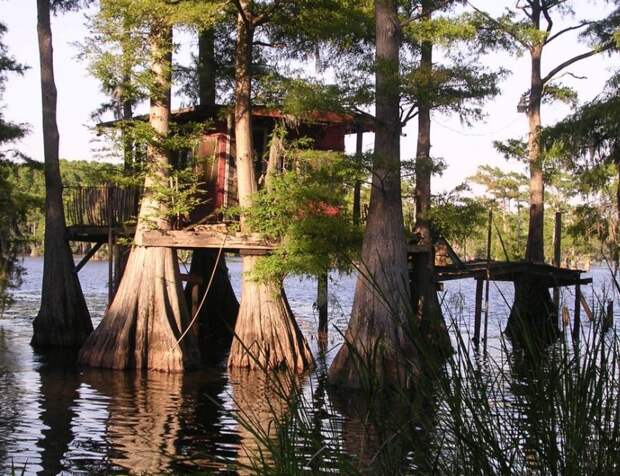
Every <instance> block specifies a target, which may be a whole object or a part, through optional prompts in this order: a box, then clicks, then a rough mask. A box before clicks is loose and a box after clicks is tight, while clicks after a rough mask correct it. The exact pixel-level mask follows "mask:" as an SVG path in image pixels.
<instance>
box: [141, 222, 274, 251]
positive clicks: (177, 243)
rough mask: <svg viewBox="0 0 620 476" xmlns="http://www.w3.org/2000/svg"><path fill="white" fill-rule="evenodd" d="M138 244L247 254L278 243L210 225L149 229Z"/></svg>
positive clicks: (272, 246) (258, 236) (269, 249)
mask: <svg viewBox="0 0 620 476" xmlns="http://www.w3.org/2000/svg"><path fill="white" fill-rule="evenodd" d="M136 244H138V245H142V246H163V247H168V248H178V249H196V248H213V249H220V248H222V249H223V250H224V251H239V252H241V253H245V254H248V253H253V254H267V253H269V252H270V251H272V250H274V249H275V248H276V246H277V243H275V242H272V241H269V240H265V239H264V238H262V237H261V236H260V235H257V234H250V235H245V234H242V233H238V232H230V231H228V230H226V229H225V228H223V229H222V228H220V229H218V228H216V227H208V226H207V227H202V228H200V227H197V228H195V229H193V230H168V231H166V230H153V231H147V232H145V233H144V234H143V235H142V238H141V240H140V242H136Z"/></svg>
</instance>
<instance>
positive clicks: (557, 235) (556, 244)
mask: <svg viewBox="0 0 620 476" xmlns="http://www.w3.org/2000/svg"><path fill="white" fill-rule="evenodd" d="M561 260H562V212H559V211H557V212H555V230H554V233H553V266H555V267H556V268H559V267H560V262H561ZM553 308H554V309H555V315H556V318H559V316H560V288H559V287H558V286H554V288H553Z"/></svg>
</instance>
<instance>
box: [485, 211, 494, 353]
mask: <svg viewBox="0 0 620 476" xmlns="http://www.w3.org/2000/svg"><path fill="white" fill-rule="evenodd" d="M492 233H493V209H492V208H491V209H489V227H488V229H487V282H486V287H485V292H484V353H485V354H486V353H487V336H488V328H489V286H490V284H491V239H492V237H493V235H492Z"/></svg>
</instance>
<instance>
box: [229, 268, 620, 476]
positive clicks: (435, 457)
mask: <svg viewBox="0 0 620 476" xmlns="http://www.w3.org/2000/svg"><path fill="white" fill-rule="evenodd" d="M614 280H615V278H614ZM615 284H616V286H617V282H616V283H615ZM606 297H607V296H602V295H601V296H595V298H596V300H597V302H598V305H597V306H595V309H594V312H595V319H594V321H593V322H592V323H590V325H588V326H582V334H581V339H580V340H579V341H577V342H573V341H572V340H571V339H570V332H569V330H570V329H567V332H565V334H564V335H563V336H562V337H561V338H560V339H559V340H558V341H557V343H555V344H554V345H552V346H550V347H548V348H545V349H542V350H541V349H540V348H539V347H538V346H537V345H536V344H535V342H532V344H531V345H528V343H527V342H526V345H525V346H524V347H523V348H521V349H519V350H516V349H514V350H513V349H512V348H511V346H510V344H509V343H508V342H507V341H505V340H504V339H503V337H500V347H501V348H499V349H494V351H493V352H491V353H490V354H484V355H479V354H477V353H476V352H475V351H474V350H473V349H472V346H471V344H470V339H469V336H468V335H467V333H466V331H462V326H460V324H462V317H463V315H462V314H463V312H464V305H463V301H462V299H461V300H459V299H456V300H453V301H452V304H455V303H456V304H455V305H452V306H447V305H446V306H444V310H445V312H446V317H447V321H448V322H450V323H451V331H452V332H451V333H452V338H453V345H454V353H453V354H452V355H450V356H448V357H447V358H445V360H443V364H442V365H428V366H425V367H424V368H423V369H422V371H420V366H419V362H418V363H413V362H411V363H409V364H408V365H409V369H410V371H411V374H412V376H415V378H414V379H413V380H414V381H415V385H413V386H412V385H407V386H403V385H398V384H394V383H386V382H384V381H383V379H381V378H380V376H377V375H373V372H374V371H375V370H373V369H376V366H375V365H372V362H370V361H369V360H372V359H373V358H375V357H377V356H376V355H373V353H370V354H369V356H367V357H366V360H364V359H362V358H361V356H360V358H359V361H358V365H356V370H357V371H358V372H361V373H362V378H361V379H360V381H361V382H363V385H362V388H361V389H360V390H359V391H355V392H352V391H346V392H344V391H342V390H338V389H334V388H331V387H330V386H329V385H328V384H327V377H326V370H327V369H326V364H325V358H324V357H325V355H324V354H323V353H321V355H320V356H319V359H318V362H319V366H318V370H317V371H316V372H315V373H314V374H312V375H306V376H302V377H299V376H295V375H293V374H291V373H287V372H280V373H273V372H268V371H266V369H265V371H264V378H265V379H266V381H267V382H269V386H270V387H271V388H272V390H273V392H274V393H273V395H274V398H273V399H272V400H271V402H272V404H271V408H270V418H269V419H268V424H265V422H264V421H262V422H257V421H256V419H255V418H253V415H251V414H250V413H248V412H243V411H240V412H239V413H238V416H237V418H238V421H239V423H240V425H241V426H242V427H243V428H244V429H245V430H246V431H247V432H250V433H251V434H252V435H253V437H254V438H255V440H256V442H257V447H259V448H260V450H259V451H254V452H253V453H252V455H250V457H249V463H248V464H247V465H245V467H244V468H243V469H245V470H247V471H249V472H251V473H253V474H267V475H280V474H281V475H284V474H286V475H295V474H323V473H340V474H410V473H413V472H415V473H416V474H446V475H448V474H459V475H470V474H471V475H487V474H533V475H538V474H540V475H546V474H551V475H556V474H557V475H559V474H562V475H573V474H574V475H581V474H617V473H618V472H619V471H620V338H619V336H618V334H617V333H616V331H615V329H611V330H610V331H609V332H607V333H605V332H604V331H603V321H604V318H605V305H604V304H605V302H606V300H607V299H606ZM459 303H460V304H459ZM411 335H412V339H415V335H414V334H413V333H412V334H411ZM415 344H416V347H417V349H418V352H419V356H420V357H421V359H422V361H424V360H425V359H426V358H428V359H429V360H431V359H433V358H435V357H436V356H434V355H433V354H432V352H431V353H427V350H426V349H425V348H424V344H420V343H419V342H416V343H415ZM343 345H348V344H347V343H346V342H345V344H343ZM324 350H325V349H324ZM376 352H377V353H380V348H379V347H378V348H377V350H376ZM367 360H368V361H367ZM412 378H413V377H412ZM274 402H278V403H277V405H276V404H275V403H274ZM276 407H277V408H276Z"/></svg>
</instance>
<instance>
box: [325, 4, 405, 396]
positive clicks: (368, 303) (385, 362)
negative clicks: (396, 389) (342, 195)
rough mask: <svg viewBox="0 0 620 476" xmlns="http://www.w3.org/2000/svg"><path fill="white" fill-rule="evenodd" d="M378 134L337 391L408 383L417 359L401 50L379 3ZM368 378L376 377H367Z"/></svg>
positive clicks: (337, 364)
mask: <svg viewBox="0 0 620 476" xmlns="http://www.w3.org/2000/svg"><path fill="white" fill-rule="evenodd" d="M375 19H376V62H377V72H376V89H377V91H376V124H377V126H376V132H375V158H374V162H373V174H372V175H373V178H372V188H371V195H370V206H369V211H368V218H367V223H366V231H365V233H364V241H363V245H362V259H361V265H360V266H361V272H360V275H359V276H358V280H357V284H356V287H355V295H354V299H353V308H352V310H351V319H350V322H349V326H348V329H347V331H346V334H345V343H344V344H343V345H342V347H341V348H340V350H339V351H338V354H337V355H336V357H335V359H334V361H333V363H332V366H331V368H330V369H329V380H330V383H331V384H333V385H338V386H344V387H349V388H359V387H361V385H362V384H363V381H364V380H365V379H366V378H369V377H370V378H373V379H379V380H387V381H395V380H397V381H400V383H406V382H405V380H406V379H408V378H409V377H410V375H411V368H410V367H409V365H410V364H405V362H406V361H407V362H412V361H413V362H415V360H416V351H415V348H414V342H413V339H412V335H411V334H412V332H411V331H412V327H413V326H414V325H415V324H414V322H413V320H412V319H410V318H411V313H410V309H411V307H410V305H409V303H410V300H411V295H410V290H409V286H408V271H407V248H406V240H405V229H404V223H403V213H402V202H401V189H400V119H399V99H400V97H399V91H398V77H399V73H398V70H399V49H400V27H399V22H398V17H397V12H396V2H395V1H394V0H377V1H376V2H375ZM365 372H369V373H370V374H371V375H364V373H365Z"/></svg>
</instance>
